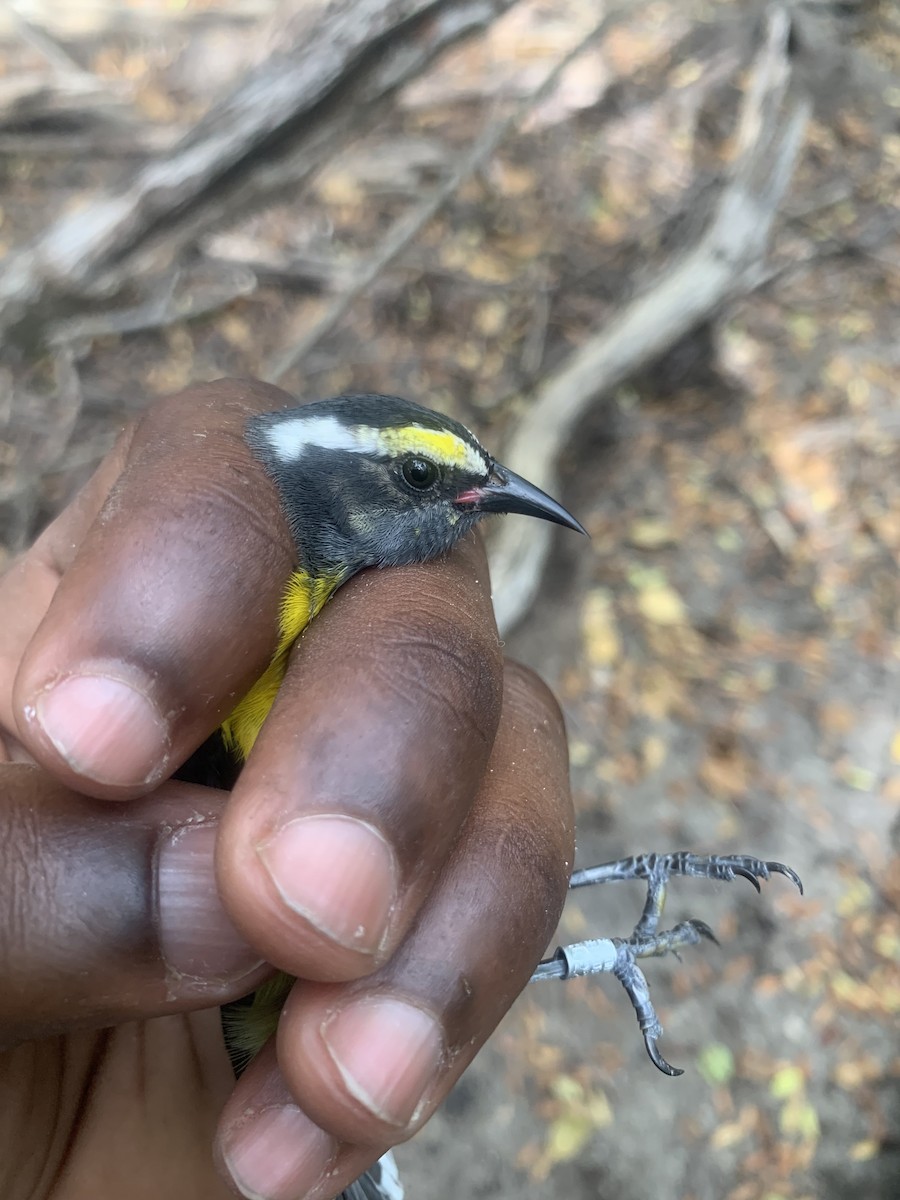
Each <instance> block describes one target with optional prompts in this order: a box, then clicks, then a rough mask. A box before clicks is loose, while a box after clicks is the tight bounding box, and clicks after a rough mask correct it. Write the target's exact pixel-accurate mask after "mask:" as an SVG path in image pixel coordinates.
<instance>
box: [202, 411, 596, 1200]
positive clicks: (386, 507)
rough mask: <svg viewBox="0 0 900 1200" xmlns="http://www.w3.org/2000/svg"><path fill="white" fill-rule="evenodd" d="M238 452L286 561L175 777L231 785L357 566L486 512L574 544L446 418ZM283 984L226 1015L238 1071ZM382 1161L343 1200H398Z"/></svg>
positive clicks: (411, 553)
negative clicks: (275, 590) (543, 525)
mask: <svg viewBox="0 0 900 1200" xmlns="http://www.w3.org/2000/svg"><path fill="white" fill-rule="evenodd" d="M246 437H247V442H248V443H249V445H250V447H251V449H252V450H253V452H254V454H255V455H256V457H257V458H258V459H259V460H260V462H261V463H262V465H263V466H264V468H265V469H266V472H267V473H268V474H269V475H270V477H271V478H272V479H273V480H274V482H275V485H276V486H277V488H278V492H279V495H280V499H281V504H282V508H283V510H284V514H285V516H286V518H287V521H288V524H289V525H290V529H291V533H292V535H293V540H294V545H295V547H296V552H297V567H296V569H295V571H294V572H293V574H292V575H291V576H290V578H289V579H288V581H287V586H286V588H285V591H284V595H283V597H282V602H281V612H280V616H279V638H278V646H277V649H276V651H275V655H274V657H273V659H272V661H271V662H270V663H269V666H268V667H267V668H266V670H265V672H264V673H263V674H262V676H261V677H260V678H259V679H258V680H257V681H256V683H255V684H254V685H253V687H252V688H251V689H250V691H249V692H248V693H247V695H246V696H245V697H244V698H243V700H241V701H240V703H239V704H238V706H237V707H236V708H235V710H234V711H233V712H232V713H231V715H230V716H229V717H228V719H227V720H226V721H225V722H224V724H223V725H222V726H221V728H220V729H219V730H218V731H217V732H216V733H215V734H214V735H213V737H212V738H210V739H209V740H208V741H207V742H206V743H205V744H204V745H203V746H201V747H200V749H199V750H198V751H197V752H196V753H195V754H194V755H193V756H192V757H191V758H190V759H189V760H188V762H187V763H185V764H184V766H183V767H182V769H181V770H180V771H179V773H178V774H179V777H180V778H182V779H186V780H191V781H194V782H197V783H204V784H207V785H210V786H218V787H231V786H232V784H233V783H234V780H235V778H236V777H237V774H238V773H239V771H240V767H241V764H242V763H243V762H244V760H245V759H246V758H247V756H248V754H249V753H250V751H251V749H252V748H253V743H254V742H255V741H256V738H257V735H258V734H259V731H260V729H261V728H262V725H263V722H264V721H265V719H266V716H267V714H268V712H269V709H270V708H271V707H272V704H273V702H274V700H275V696H276V694H277V692H278V688H279V686H280V684H281V681H282V679H283V678H284V673H285V670H286V667H287V660H288V655H289V653H290V650H291V647H292V646H293V644H294V642H295V641H296V639H297V637H298V636H299V634H300V633H302V631H303V630H304V629H305V628H306V626H307V625H308V624H309V622H310V621H311V620H312V619H313V618H314V617H315V616H316V615H317V613H318V612H319V611H320V610H321V608H322V606H323V605H324V604H325V603H326V601H327V600H329V599H330V598H331V596H333V595H334V593H335V592H336V591H337V589H338V588H339V587H340V586H341V584H343V583H346V582H347V580H348V579H350V578H351V577H352V576H353V575H355V574H356V573H357V572H358V571H361V570H363V569H364V568H365V567H391V566H401V565H403V564H407V563H417V562H427V561H428V560H429V559H432V558H437V557H438V556H439V555H441V554H445V553H446V552H447V551H448V550H451V549H452V548H453V546H454V545H455V544H456V543H457V542H458V541H459V539H460V538H461V537H464V536H465V534H467V533H468V532H469V531H470V530H471V529H472V528H473V527H474V526H475V525H476V524H477V522H478V521H479V520H480V518H481V517H482V516H483V515H484V514H486V513H522V514H524V515H526V516H530V517H541V518H543V519H544V520H546V521H555V522H556V523H557V524H559V525H565V526H566V527H567V528H569V529H574V530H577V531H578V532H579V533H584V532H585V531H584V529H583V528H582V526H581V525H580V524H579V522H578V521H576V520H575V518H574V517H573V516H572V515H571V514H570V513H568V512H566V510H565V509H564V508H563V507H562V505H560V504H558V503H557V502H556V501H555V500H553V499H552V498H551V497H550V496H548V495H546V493H544V492H542V491H541V490H540V488H537V487H534V485H533V484H530V483H528V482H527V481H526V480H524V479H522V478H520V477H519V476H518V475H516V474H514V473H513V472H512V471H510V470H508V469H507V468H506V467H503V466H501V465H500V464H499V463H498V462H496V461H495V460H494V459H493V458H492V457H491V455H490V454H488V452H487V451H486V450H485V449H484V447H483V446H482V445H481V444H480V442H479V441H478V440H477V438H475V437H474V436H473V434H471V433H470V432H469V430H468V429H466V428H465V427H464V426H463V425H460V424H459V422H458V421H454V420H452V419H451V418H450V417H446V416H443V415H441V414H440V413H435V412H432V411H430V410H429V409H426V408H421V407H420V406H419V405H417V404H412V403H411V402H410V401H408V400H402V399H400V398H399V397H397V396H379V395H353V396H339V397H337V398H336V399H332V400H322V401H320V402H319V403H315V404H308V405H305V406H301V407H299V408H287V409H283V410H281V411H280V412H273V413H266V414H264V415H262V416H258V417H253V418H251V419H250V421H249V422H248V424H247V433H246ZM293 982H294V981H293V979H291V978H290V976H287V975H284V974H279V975H277V976H276V977H275V978H274V979H273V980H271V981H270V982H269V983H267V984H265V985H264V986H263V987H262V988H260V989H259V990H258V991H257V992H256V993H254V995H253V996H252V997H251V998H249V1000H248V1001H244V1002H240V1001H239V1002H238V1004H237V1005H230V1006H228V1008H227V1009H226V1010H225V1014H224V1024H225V1033H226V1041H227V1043H228V1047H229V1052H230V1054H231V1056H232V1061H233V1062H234V1063H235V1066H236V1068H237V1069H240V1066H241V1065H242V1064H243V1063H245V1062H246V1061H248V1060H249V1059H250V1058H252V1057H253V1055H254V1054H256V1052H257V1051H258V1050H259V1049H261V1047H262V1046H263V1044H264V1043H265V1042H266V1041H267V1040H268V1038H269V1037H270V1036H271V1034H273V1033H274V1032H275V1029H276V1027H277V1024H278V1017H279V1014H280V1012H281V1009H282V1008H283V1006H284V1002H285V1000H286V999H287V995H288V992H289V991H290V988H291V985H292V984H293ZM402 1194H403V1192H402V1187H401V1185H400V1183H399V1180H398V1178H397V1175H396V1170H395V1167H394V1163H393V1158H392V1156H391V1155H389V1154H388V1155H385V1156H384V1157H383V1158H382V1159H381V1160H380V1161H379V1162H378V1163H377V1164H376V1165H375V1166H374V1167H373V1168H372V1169H371V1170H370V1171H367V1172H366V1173H365V1174H364V1175H363V1176H361V1177H360V1178H359V1179H358V1180H357V1181H356V1182H355V1183H353V1184H352V1185H351V1186H350V1188H349V1189H347V1191H346V1192H345V1193H344V1194H343V1200H398V1198H399V1197H402Z"/></svg>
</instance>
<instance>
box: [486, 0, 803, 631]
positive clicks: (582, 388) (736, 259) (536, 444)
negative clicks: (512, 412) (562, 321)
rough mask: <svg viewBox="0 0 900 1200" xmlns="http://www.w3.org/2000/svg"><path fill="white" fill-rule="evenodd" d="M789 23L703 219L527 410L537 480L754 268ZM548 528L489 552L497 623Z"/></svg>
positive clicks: (791, 130)
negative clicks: (588, 415)
mask: <svg viewBox="0 0 900 1200" xmlns="http://www.w3.org/2000/svg"><path fill="white" fill-rule="evenodd" d="M790 28H791V26H790V19H789V17H788V15H787V13H786V12H785V11H784V10H783V9H780V8H776V9H774V10H773V11H772V12H771V13H770V15H769V17H768V20H767V23H766V37H765V41H764V44H763V46H762V47H761V49H760V51H759V53H758V55H757V58H756V62H755V65H754V69H753V73H752V76H751V80H750V84H749V86H748V88H747V91H746V94H745V97H744V102H743V106H742V110H741V115H740V123H739V129H738V147H739V153H738V157H737V160H736V162H735V165H734V168H733V170H732V172H731V177H730V180H729V182H728V184H727V185H726V186H725V188H724V191H723V192H722V194H721V197H720V199H719V202H718V205H717V208H716V211H715V213H714V215H713V218H712V221H711V223H710V225H709V228H708V229H707V230H706V232H705V233H704V235H703V236H702V237H701V238H700V240H699V242H698V243H697V245H696V246H695V247H694V248H693V249H692V250H690V251H688V252H687V253H686V254H685V255H684V256H682V257H681V258H680V259H679V260H678V261H677V262H675V263H674V264H673V265H672V266H671V267H669V269H668V270H667V271H666V272H665V273H664V274H663V275H662V277H661V278H660V279H658V280H657V282H656V283H655V284H654V285H653V287H652V288H651V289H650V290H649V291H647V292H645V293H644V294H643V295H640V296H638V297H637V298H636V299H635V300H633V301H632V302H631V303H630V304H629V305H628V306H627V307H626V308H625V309H624V310H623V311H622V312H621V313H620V314H619V315H618V316H617V317H616V318H615V320H613V321H612V322H611V324H610V325H609V326H608V327H607V328H606V329H605V330H604V331H603V332H602V333H599V334H597V336H596V337H592V338H590V340H589V341H587V342H586V343H585V344H584V345H583V346H581V347H580V348H579V349H578V350H576V351H575V352H574V353H573V354H572V355H571V356H570V357H569V358H568V359H567V360H566V362H565V363H564V364H563V366H562V367H561V368H560V369H559V370H558V371H556V372H555V373H554V374H553V375H551V376H550V377H549V378H548V379H546V380H545V381H544V383H543V384H542V386H541V387H540V388H539V390H538V392H537V395H536V398H535V401H534V403H533V405H531V406H530V407H529V409H528V410H527V411H526V413H525V415H524V417H523V419H522V422H521V424H520V425H519V426H518V428H517V430H516V432H515V434H514V436H513V438H512V440H511V442H510V443H509V446H508V447H507V449H506V453H505V455H504V461H506V462H507V463H508V465H509V466H510V467H512V469H513V470H515V471H518V472H521V473H522V474H523V475H524V476H525V477H526V478H527V479H530V480H531V481H532V482H534V483H536V484H537V485H538V486H539V487H542V488H545V489H546V490H548V491H551V492H552V491H553V490H554V489H555V486H556V470H557V462H558V459H559V455H560V453H561V451H562V449H563V448H564V446H565V445H566V443H567V442H568V441H569V439H570V438H571V436H572V433H573V430H574V428H575V425H576V424H577V422H578V421H579V419H580V418H581V417H582V416H583V414H584V413H585V411H586V410H587V409H588V407H589V406H590V405H591V404H592V403H593V401H594V400H595V399H596V398H597V397H598V396H600V395H601V394H602V393H604V392H608V391H609V390H610V389H611V388H613V387H615V386H616V385H617V384H619V383H621V382H622V380H624V379H626V378H627V377H628V376H629V375H631V374H633V373H634V371H635V370H637V369H638V368H639V367H640V366H642V365H643V364H645V363H647V362H652V361H653V360H654V359H655V358H657V357H658V356H659V355H660V354H662V353H663V352H664V351H666V350H667V349H669V348H670V347H671V346H673V345H674V344H675V343H676V342H677V341H679V340H680V339H681V338H682V337H684V336H685V335H686V334H688V333H689V332H690V331H691V330H692V329H694V328H696V327H697V325H699V324H700V323H701V322H703V321H704V320H707V319H709V318H710V317H711V316H712V315H713V314H714V313H716V312H717V311H719V310H720V309H721V308H722V306H723V305H724V304H725V303H726V302H727V301H728V300H730V299H732V298H734V297H735V296H737V295H740V294H745V293H746V292H748V291H750V290H752V289H753V288H754V287H755V286H757V284H758V283H759V282H760V280H761V279H762V270H763V262H764V258H765V254H766V248H767V245H768V241H769V236H770V234H771V230H772V225H773V222H774V220H775V216H776V213H777V210H778V206H779V204H780V203H781V200H782V198H783V196H784V193H785V191H786V190H787V187H788V184H789V183H790V179H791V176H792V174H793V171H794V167H795V164H796V161H797V158H798V156H799V154H800V149H801V146H802V144H803V138H804V133H805V130H806V125H807V122H808V119H809V116H810V112H811V102H810V99H809V97H808V95H807V94H806V93H805V92H804V91H802V90H800V89H799V88H797V87H796V86H795V83H794V79H793V71H792V62H791V58H790V54H789V48H788V47H789V35H790ZM792 85H793V86H792ZM551 535H552V530H551V527H550V526H549V525H544V524H542V523H541V522H534V521H531V522H527V523H526V522H525V521H505V522H503V525H502V527H501V529H500V532H499V534H498V535H497V537H496V539H495V540H494V542H493V545H492V553H491V574H492V578H493V581H494V606H495V609H496V611H497V620H498V624H499V626H500V629H501V631H502V632H508V631H509V630H510V629H511V628H512V627H513V626H514V625H515V624H516V623H517V622H518V621H519V620H520V619H521V618H522V617H523V616H524V615H525V613H526V612H527V611H528V609H529V607H530V606H531V604H532V602H533V600H534V598H535V595H536V593H537V589H538V587H539V584H540V579H541V574H542V571H543V567H544V564H545V562H546V559H547V555H548V552H549V549H550V539H551Z"/></svg>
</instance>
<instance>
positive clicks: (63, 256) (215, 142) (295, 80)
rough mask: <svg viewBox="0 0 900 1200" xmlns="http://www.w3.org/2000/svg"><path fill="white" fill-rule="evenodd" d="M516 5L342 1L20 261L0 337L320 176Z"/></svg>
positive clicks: (12, 270)
mask: <svg viewBox="0 0 900 1200" xmlns="http://www.w3.org/2000/svg"><path fill="white" fill-rule="evenodd" d="M514 2H515V0H332V2H331V3H330V4H329V5H327V6H326V8H325V9H324V10H323V11H322V12H320V13H317V14H316V19H315V22H314V23H312V22H311V18H310V19H307V20H306V25H305V26H304V25H303V20H304V14H303V13H302V12H300V13H298V14H297V21H295V22H294V25H293V27H292V29H291V35H292V40H291V39H290V38H288V37H287V35H286V36H285V39H284V40H283V42H282V43H281V44H280V45H279V47H278V49H277V51H276V52H275V53H274V54H273V55H271V56H270V58H269V59H267V60H266V61H265V62H264V63H262V64H260V65H259V66H258V67H256V68H254V69H253V70H252V71H250V72H248V74H247V76H246V77H245V78H244V79H243V80H242V81H241V84H240V85H239V86H238V87H237V88H235V89H234V90H233V91H232V92H231V94H230V95H228V96H226V97H224V98H223V99H222V100H221V101H220V102H219V103H218V104H216V105H215V106H213V108H212V109H211V110H210V112H209V113H208V114H207V115H206V116H205V117H204V118H202V119H201V120H200V121H199V122H198V124H197V125H196V126H195V127H194V128H193V129H192V130H191V131H190V132H189V133H188V134H187V135H186V136H185V138H184V139H183V140H182V142H181V143H180V144H179V145H178V146H177V147H175V148H174V149H173V150H172V151H170V152H169V153H168V154H167V155H165V156H164V157H160V158H158V159H156V160H154V161H152V162H150V163H148V164H147V165H145V166H143V167H142V168H141V169H140V171H139V172H138V174H137V176H136V177H135V178H134V179H133V181H132V182H131V183H130V184H129V185H128V186H126V187H125V188H123V189H122V190H120V191H119V192H118V193H112V192H111V193H109V194H107V195H106V196H104V197H101V198H100V199H98V200H97V201H95V202H94V203H93V204H92V205H90V206H88V207H86V208H82V209H80V210H79V211H78V212H77V213H75V214H72V215H67V216H64V217H62V218H61V219H60V220H58V221H57V222H55V223H54V224H53V225H52V226H51V227H50V228H49V229H48V230H46V231H45V232H44V233H43V234H42V235H41V236H40V237H39V238H38V239H37V241H36V242H34V243H33V244H32V245H30V246H26V247H24V248H22V249H21V250H19V251H17V252H15V253H14V254H10V255H8V256H7V259H6V261H5V262H4V270H3V273H2V275H0V332H5V331H8V330H10V329H11V328H14V327H16V326H18V325H19V324H20V323H22V322H23V321H25V319H26V318H28V317H32V318H33V317H34V316H35V315H38V316H40V314H41V313H42V312H45V311H48V310H49V309H50V308H52V305H51V304H48V303H47V302H48V301H52V300H54V299H55V298H57V297H58V296H60V295H64V296H66V297H67V298H68V299H71V298H72V297H79V298H81V299H85V298H88V297H93V296H96V295H105V296H108V295H111V294H113V293H114V292H115V291H117V290H118V289H119V288H121V287H122V286H123V285H124V284H125V283H129V284H133V283H134V282H135V280H136V279H137V280H139V278H140V276H141V274H142V273H143V272H144V271H145V270H147V266H148V258H149V259H150V260H151V261H152V266H153V270H154V271H155V272H158V271H159V270H160V262H159V259H160V258H161V257H162V258H168V260H169V261H171V259H172V258H173V257H174V256H175V255H176V254H177V253H178V252H179V251H180V250H181V249H182V247H184V246H185V245H186V244H188V243H189V242H191V241H192V240H195V239H196V238H198V237H199V236H200V235H201V234H203V233H206V232H208V230H209V229H210V228H211V227H212V226H214V225H215V224H216V223H217V222H219V221H224V220H227V219H229V218H233V217H234V215H235V213H236V212H239V211H246V210H247V209H248V208H249V207H251V206H253V205H258V204H260V203H261V202H262V201H263V200H265V201H271V200H272V198H273V194H274V192H275V191H276V190H278V189H280V188H283V187H284V186H285V184H286V183H287V182H290V183H291V184H292V185H296V184H297V183H298V181H301V180H304V179H307V178H309V177H310V176H311V175H312V174H313V173H314V172H315V171H316V170H318V169H319V168H320V167H321V166H322V164H323V163H324V162H326V161H328V160H329V159H330V158H331V157H333V156H334V154H335V153H336V152H337V151H339V150H340V149H342V147H343V145H344V143H345V142H346V141H347V140H348V139H350V138H351V137H356V136H358V135H359V134H360V132H361V130H362V129H363V128H365V127H367V124H368V123H371V122H372V121H374V120H375V119H376V117H377V116H378V114H379V113H380V112H381V111H382V110H383V108H384V107H385V105H386V104H387V103H389V102H390V100H391V98H392V97H393V96H394V95H395V93H396V92H397V90H398V89H399V88H400V87H402V86H403V85H404V84H406V83H408V82H409V81H410V80H411V79H413V78H415V77H416V76H417V75H418V74H419V73H420V72H421V71H422V70H423V69H424V67H425V66H426V65H427V64H428V63H429V62H430V61H431V60H432V59H433V58H434V57H435V55H437V54H439V53H441V52H442V51H443V50H445V49H446V48H447V47H448V46H449V45H452V44H454V43H455V42H456V41H458V40H459V39H460V38H462V37H465V36H467V35H468V34H471V33H473V32H475V31H476V30H479V29H483V28H485V27H486V26H487V25H489V24H490V23H491V21H493V20H494V18H496V17H497V16H498V15H500V13H502V12H504V11H505V10H506V9H508V8H510V7H511V6H512V4H513V3H514Z"/></svg>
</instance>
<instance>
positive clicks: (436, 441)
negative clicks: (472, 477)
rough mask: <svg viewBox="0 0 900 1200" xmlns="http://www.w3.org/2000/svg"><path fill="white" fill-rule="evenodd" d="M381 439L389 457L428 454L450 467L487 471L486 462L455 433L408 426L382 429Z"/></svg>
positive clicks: (379, 436) (380, 432) (379, 433)
mask: <svg viewBox="0 0 900 1200" xmlns="http://www.w3.org/2000/svg"><path fill="white" fill-rule="evenodd" d="M378 440H379V442H380V443H381V445H382V446H383V447H384V449H385V450H386V451H387V453H388V454H424V455H426V456H427V457H429V458H434V459H436V460H437V461H438V462H439V463H443V464H444V465H445V466H448V467H464V468H468V469H469V470H470V471H483V470H484V469H485V462H484V459H483V458H482V457H481V455H480V454H479V453H478V451H477V450H475V449H474V448H473V447H472V446H470V445H469V443H468V442H466V441H464V440H463V439H462V438H460V437H457V436H456V434H455V433H446V432H443V431H441V430H438V429H424V428H423V427H422V426H421V425H405V426H404V427H403V428H402V429H380V430H379V431H378Z"/></svg>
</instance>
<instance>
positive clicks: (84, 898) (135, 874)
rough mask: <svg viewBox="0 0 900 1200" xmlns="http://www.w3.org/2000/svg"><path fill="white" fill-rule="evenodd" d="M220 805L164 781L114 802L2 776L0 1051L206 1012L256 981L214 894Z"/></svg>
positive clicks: (253, 959) (34, 772)
mask: <svg viewBox="0 0 900 1200" xmlns="http://www.w3.org/2000/svg"><path fill="white" fill-rule="evenodd" d="M224 801H225V795H224V793H221V792H216V791H213V790H211V789H208V788H200V787H193V786H191V785H189V784H183V783H167V784H165V785H164V786H163V787H161V788H160V789H159V790H158V791H156V792H154V793H153V794H152V795H150V796H147V797H145V798H144V799H142V800H139V801H136V802H134V803H132V804H130V805H113V804H108V803H105V802H104V801H100V800H93V799H90V798H88V797H85V796H82V795H80V794H78V793H77V792H73V791H71V790H70V789H68V788H66V787H63V786H62V785H61V784H60V783H58V782H57V781H56V780H54V779H53V778H52V777H51V776H50V775H48V774H46V773H44V772H43V771H41V770H40V769H39V768H37V767H34V766H30V765H4V766H2V767H0V977H2V978H3V980H4V986H3V988H2V989H0V1044H5V1045H10V1044H12V1043H14V1042H17V1041H20V1040H24V1039H29V1038H33V1037H38V1036H41V1035H43V1034H46V1033H51V1032H52V1033H59V1032H61V1031H65V1030H66V1029H67V1028H70V1027H76V1026H86V1025H94V1026H100V1025H111V1024H117V1023H118V1022H120V1021H126V1020H133V1019H136V1018H140V1017H151V1016H158V1015H161V1014H164V1013H170V1012H184V1011H187V1010H190V1009H199V1008H211V1007H213V1006H215V1005H219V1004H223V1003H225V1002H227V1001H229V1000H233V999H235V998H237V997H238V996H241V995H244V994H245V993H246V992H247V991H250V990H252V988H253V987H255V986H256V985H257V984H258V983H259V981H260V980H261V979H262V978H264V977H265V975H266V973H267V970H268V968H267V967H266V966H265V964H263V963H261V961H260V956H259V955H258V954H256V953H255V952H254V951H252V950H251V949H250V947H249V946H248V945H247V943H246V942H245V941H244V940H243V939H242V938H241V936H240V935H239V934H238V933H237V931H236V930H235V929H234V927H233V926H232V924H231V922H230V920H229V919H228V917H227V915H226V913H225V910H224V908H223V907H222V905H221V903H220V901H219V897H218V892H217V889H216V883H215V870H214V864H213V852H214V844H215V838H216V830H217V826H218V818H219V814H220V812H221V809H222V807H223V805H224Z"/></svg>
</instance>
